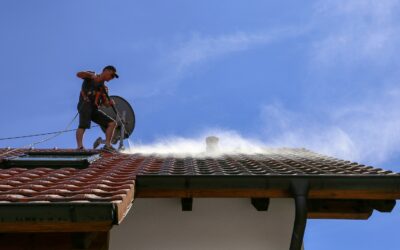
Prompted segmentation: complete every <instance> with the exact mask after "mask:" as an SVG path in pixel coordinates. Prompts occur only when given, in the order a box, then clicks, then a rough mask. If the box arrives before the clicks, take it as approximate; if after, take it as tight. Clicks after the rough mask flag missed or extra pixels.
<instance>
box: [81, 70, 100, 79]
mask: <svg viewBox="0 0 400 250" xmlns="http://www.w3.org/2000/svg"><path fill="white" fill-rule="evenodd" d="M76 76H77V77H79V78H81V79H94V78H96V74H95V73H94V72H92V71H80V72H78V73H76Z"/></svg>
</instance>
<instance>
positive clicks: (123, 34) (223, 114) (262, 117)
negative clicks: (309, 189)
mask: <svg viewBox="0 0 400 250" xmlns="http://www.w3.org/2000/svg"><path fill="white" fill-rule="evenodd" d="M399 24H400V2H399V1H394V0H381V1H372V0H347V1H342V0H324V1H322V0H321V1H307V2H303V1H285V2H282V1H257V0H254V1H222V0H221V1H208V0H204V1H184V0H181V1H178V0H171V1H112V2H111V1H64V2H60V1H57V2H55V1H3V2H2V8H1V9H0V30H1V31H2V36H1V39H0V55H1V56H0V68H1V72H2V74H1V75H2V76H1V80H0V86H1V89H2V91H1V92H2V95H3V98H1V99H0V106H1V107H2V109H1V110H2V117H3V119H2V123H1V124H0V137H8V136H17V135H25V134H31V133H41V132H48V131H57V130H61V129H64V128H65V126H66V125H67V124H68V122H69V121H70V120H71V119H72V118H73V116H74V115H75V113H76V102H77V98H78V94H79V89H80V86H81V81H80V80H79V79H77V78H76V76H75V74H76V72H77V71H79V70H95V71H100V70H101V69H102V67H104V66H105V65H108V64H113V65H115V66H116V67H117V69H118V71H119V74H120V76H121V77H120V79H118V80H114V81H112V82H110V84H109V88H110V92H111V94H115V95H120V96H123V97H124V98H126V99H127V100H128V101H129V102H130V103H131V104H132V105H133V106H134V109H135V112H136V118H137V126H136V129H135V132H134V134H133V136H132V138H131V141H132V142H133V143H134V144H149V145H152V143H154V142H157V141H158V140H160V138H163V139H166V140H168V138H177V137H178V138H197V137H199V136H201V135H204V134H207V133H211V132H212V133H218V131H219V132H220V133H221V134H223V135H225V136H226V135H228V136H230V135H234V136H235V137H237V138H240V139H242V140H252V141H257V142H261V143H263V144H265V145H268V146H287V147H305V148H308V149H311V150H314V151H317V152H320V153H324V154H328V155H332V156H336V157H339V158H343V159H348V160H353V161H357V162H361V163H363V164H367V165H373V166H378V167H383V168H387V169H391V170H395V171H398V172H400V166H399V161H400V155H399V148H400V147H399V146H400V111H399V109H398V107H399V104H400V98H399V97H400V87H399V84H398V79H399V76H400V70H399V66H400V59H399V57H398V54H399V52H400V48H399V44H400V35H399V34H400V32H399V31H400V30H399V29H400V28H399V27H400V25H399ZM73 127H76V123H75V124H74V125H73ZM215 131H217V132H215ZM99 134H100V131H99V129H98V128H93V129H91V130H90V131H88V133H87V135H86V137H85V139H86V140H85V144H86V145H87V146H88V147H89V145H90V144H91V143H92V141H93V140H94V139H95V138H96V137H97V136H98V135H99ZM34 139H39V138H34ZM30 142H32V139H21V140H16V141H0V147H4V146H12V147H20V146H23V145H26V144H29V143H30ZM54 146H57V147H60V148H64V147H75V139H74V134H73V133H68V134H64V135H62V136H59V137H57V138H55V139H53V140H51V141H49V142H47V143H44V144H42V145H40V147H54ZM399 211H400V209H399V208H395V210H394V211H393V212H392V213H390V214H380V213H376V214H375V213H374V214H373V215H372V217H371V218H370V219H369V220H367V221H315V220H311V221H309V224H308V227H307V232H306V236H305V246H306V248H307V249H398V243H397V242H396V241H395V239H396V237H397V235H398V233H397V231H398V228H399V226H398V225H400V215H399Z"/></svg>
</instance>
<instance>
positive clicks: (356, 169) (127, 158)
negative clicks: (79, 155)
mask: <svg viewBox="0 0 400 250" xmlns="http://www.w3.org/2000/svg"><path fill="white" fill-rule="evenodd" d="M26 151H27V150H22V149H18V150H13V149H0V162H1V161H2V159H4V158H5V157H9V156H16V155H21V154H23V153H24V152H26ZM31 151H32V150H31ZM33 151H34V152H42V151H43V152H55V151H57V152H75V151H74V150H49V149H47V150H33ZM91 152H93V153H100V152H99V151H91ZM144 175H146V176H299V175H300V176H311V177H312V176H400V174H398V173H394V172H392V171H388V170H382V169H380V168H373V167H370V166H364V165H361V164H358V163H355V162H350V161H344V160H339V159H335V158H332V157H327V156H323V155H320V154H316V153H313V152H311V151H308V150H304V149H277V150H273V151H271V152H266V153H265V154H254V155H244V154H237V155H221V156H218V157H209V156H201V157H192V156H186V157H175V156H160V155H141V154H109V153H101V158H100V159H98V160H96V161H94V162H93V163H92V164H91V165H90V166H89V167H88V168H86V169H76V168H71V167H66V168H59V169H53V168H49V167H45V166H43V167H36V168H24V167H14V168H10V169H0V191H1V195H0V202H112V203H116V204H117V203H118V204H121V203H124V204H125V205H126V206H128V205H129V204H130V203H131V202H132V199H133V191H134V184H135V180H136V178H137V177H138V176H144ZM127 199H128V200H127Z"/></svg>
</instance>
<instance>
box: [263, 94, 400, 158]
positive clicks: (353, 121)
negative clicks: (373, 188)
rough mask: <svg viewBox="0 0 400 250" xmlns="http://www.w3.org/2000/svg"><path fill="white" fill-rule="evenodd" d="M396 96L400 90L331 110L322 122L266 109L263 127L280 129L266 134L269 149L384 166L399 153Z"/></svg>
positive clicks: (399, 97)
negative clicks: (310, 152)
mask: <svg viewBox="0 0 400 250" xmlns="http://www.w3.org/2000/svg"><path fill="white" fill-rule="evenodd" d="M399 93H400V92H399V89H390V90H388V91H383V93H381V94H377V95H376V96H375V97H374V98H373V99H369V98H368V99H366V100H364V101H363V102H362V103H353V104H347V105H346V106H341V107H340V106H339V107H332V108H330V109H327V110H325V115H326V116H325V117H326V118H325V119H324V121H321V120H317V119H309V120H308V119H305V118H304V117H302V115H301V114H298V113H295V112H289V111H287V110H285V109H284V108H282V107H279V106H276V107H275V110H274V109H272V108H271V106H266V107H264V108H263V112H262V115H263V117H266V118H267V119H268V120H269V122H265V126H266V127H267V128H268V126H270V125H269V124H271V123H273V122H274V121H278V124H280V125H281V126H282V127H281V128H280V129H279V128H278V129H275V131H276V134H275V135H272V134H271V133H267V135H268V137H269V138H268V142H269V145H273V146H287V147H305V148H308V149H311V150H314V151H316V152H320V153H323V154H327V155H333V156H336V157H339V158H342V159H349V160H354V161H360V162H362V163H369V164H379V163H382V162H385V161H387V160H389V159H390V158H391V157H393V156H394V155H395V154H398V153H399V152H400V110H399V109H398V107H399V106H400V94H399ZM271 110H272V112H271ZM287 116H288V117H287ZM281 120H285V121H287V122H286V123H284V124H282V123H281V122H279V121H281ZM288 121H289V122H288Z"/></svg>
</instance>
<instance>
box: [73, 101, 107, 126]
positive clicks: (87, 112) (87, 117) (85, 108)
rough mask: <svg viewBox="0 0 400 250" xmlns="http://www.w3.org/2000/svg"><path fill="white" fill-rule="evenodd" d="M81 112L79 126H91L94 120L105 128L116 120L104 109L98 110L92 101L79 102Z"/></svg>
mask: <svg viewBox="0 0 400 250" xmlns="http://www.w3.org/2000/svg"><path fill="white" fill-rule="evenodd" d="M78 112H79V128H84V129H87V128H90V122H91V121H94V122H95V123H97V124H99V125H100V126H101V127H103V128H107V127H108V124H109V123H110V122H113V121H114V120H113V119H112V118H111V117H109V116H108V115H106V114H105V113H104V112H103V111H101V110H98V109H97V108H96V107H95V106H93V104H91V103H90V102H82V103H79V104H78Z"/></svg>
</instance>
